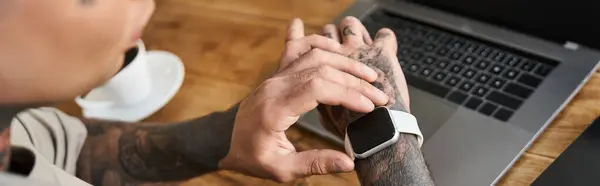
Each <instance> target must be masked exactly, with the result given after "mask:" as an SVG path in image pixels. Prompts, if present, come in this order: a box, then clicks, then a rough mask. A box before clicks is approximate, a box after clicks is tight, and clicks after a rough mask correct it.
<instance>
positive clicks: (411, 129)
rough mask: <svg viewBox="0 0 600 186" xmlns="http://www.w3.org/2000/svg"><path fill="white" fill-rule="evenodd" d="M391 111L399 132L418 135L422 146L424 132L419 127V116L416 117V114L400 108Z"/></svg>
mask: <svg viewBox="0 0 600 186" xmlns="http://www.w3.org/2000/svg"><path fill="white" fill-rule="evenodd" d="M389 111H390V114H391V115H392V119H393V120H394V124H396V129H397V130H398V132H400V133H409V134H414V135H416V136H417V140H418V142H419V148H420V147H421V146H422V145H423V134H422V133H421V129H420V128H419V123H418V122H417V118H415V116H413V115H412V114H410V113H408V112H404V111H398V110H389Z"/></svg>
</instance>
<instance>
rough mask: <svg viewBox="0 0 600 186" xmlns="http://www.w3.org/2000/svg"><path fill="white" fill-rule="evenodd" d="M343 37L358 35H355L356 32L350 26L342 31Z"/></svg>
mask: <svg viewBox="0 0 600 186" xmlns="http://www.w3.org/2000/svg"><path fill="white" fill-rule="evenodd" d="M342 35H344V36H349V35H356V34H355V33H354V31H352V29H351V28H350V26H346V27H344V29H342Z"/></svg>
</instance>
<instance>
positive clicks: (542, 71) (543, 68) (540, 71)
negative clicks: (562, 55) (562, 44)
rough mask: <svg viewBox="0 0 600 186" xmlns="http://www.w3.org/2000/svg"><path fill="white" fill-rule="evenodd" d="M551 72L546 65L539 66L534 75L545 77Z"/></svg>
mask: <svg viewBox="0 0 600 186" xmlns="http://www.w3.org/2000/svg"><path fill="white" fill-rule="evenodd" d="M551 71H552V68H550V67H549V66H546V65H539V66H538V67H537V69H535V72H534V73H535V74H537V75H539V76H542V77H545V76H547V75H548V74H549V73H550V72H551Z"/></svg>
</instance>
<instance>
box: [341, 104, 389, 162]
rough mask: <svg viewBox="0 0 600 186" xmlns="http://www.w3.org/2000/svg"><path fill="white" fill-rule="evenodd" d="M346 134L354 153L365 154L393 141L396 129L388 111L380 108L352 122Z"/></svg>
mask: <svg viewBox="0 0 600 186" xmlns="http://www.w3.org/2000/svg"><path fill="white" fill-rule="evenodd" d="M346 132H347V134H348V139H349V140H350V144H351V145H352V149H353V150H354V153H356V154H363V153H365V152H367V151H368V150H371V149H373V148H375V147H377V146H378V145H380V144H382V143H384V142H386V141H388V140H390V139H392V138H393V137H394V134H396V128H395V127H394V123H393V122H392V118H391V117H390V114H389V113H388V110H387V109H385V108H383V107H379V108H376V109H375V110H373V112H371V113H368V114H365V115H364V116H362V117H360V118H358V119H357V120H355V121H353V122H351V123H350V124H349V125H348V128H347V129H346Z"/></svg>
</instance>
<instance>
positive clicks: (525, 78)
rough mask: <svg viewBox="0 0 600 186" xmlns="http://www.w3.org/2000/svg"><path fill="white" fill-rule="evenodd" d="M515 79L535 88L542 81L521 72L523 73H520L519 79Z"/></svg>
mask: <svg viewBox="0 0 600 186" xmlns="http://www.w3.org/2000/svg"><path fill="white" fill-rule="evenodd" d="M517 81H518V82H519V83H523V84H525V85H529V86H530V87H533V88H535V87H537V86H538V85H540V83H541V82H542V79H540V78H537V77H534V76H532V75H529V74H523V75H521V77H519V79H518V80H517Z"/></svg>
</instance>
